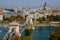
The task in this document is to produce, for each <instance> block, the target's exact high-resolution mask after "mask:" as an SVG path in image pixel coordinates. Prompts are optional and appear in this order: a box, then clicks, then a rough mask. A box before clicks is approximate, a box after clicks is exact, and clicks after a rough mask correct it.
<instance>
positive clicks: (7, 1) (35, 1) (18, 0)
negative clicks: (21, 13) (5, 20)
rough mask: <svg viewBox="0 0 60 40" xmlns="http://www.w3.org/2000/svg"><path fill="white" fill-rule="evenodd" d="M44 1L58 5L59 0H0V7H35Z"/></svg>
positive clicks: (51, 5) (59, 4) (52, 5)
mask: <svg viewBox="0 0 60 40" xmlns="http://www.w3.org/2000/svg"><path fill="white" fill-rule="evenodd" d="M45 2H47V4H48V5H49V6H50V7H60V0H0V8H14V7H23V8H26V7H28V8H33V7H34V8H36V7H41V6H43V5H44V3H45Z"/></svg>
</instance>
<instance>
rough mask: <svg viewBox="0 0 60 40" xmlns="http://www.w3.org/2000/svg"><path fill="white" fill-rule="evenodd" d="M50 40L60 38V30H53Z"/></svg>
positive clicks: (59, 39)
mask: <svg viewBox="0 0 60 40" xmlns="http://www.w3.org/2000/svg"><path fill="white" fill-rule="evenodd" d="M49 40H60V32H52V33H51V35H50V38H49Z"/></svg>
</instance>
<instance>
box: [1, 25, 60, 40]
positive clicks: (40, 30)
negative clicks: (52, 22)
mask: <svg viewBox="0 0 60 40" xmlns="http://www.w3.org/2000/svg"><path fill="white" fill-rule="evenodd" d="M8 30H9V28H8V27H5V26H0V40H1V39H2V38H3V37H4V35H5V34H6V33H7V31H8ZM53 31H60V27H59V28H54V27H52V26H47V27H36V29H35V30H33V32H32V33H31V34H30V36H31V37H33V38H35V39H36V40H49V37H50V34H51V32H53ZM25 33H26V31H24V32H23V33H22V37H23V36H24V35H25Z"/></svg>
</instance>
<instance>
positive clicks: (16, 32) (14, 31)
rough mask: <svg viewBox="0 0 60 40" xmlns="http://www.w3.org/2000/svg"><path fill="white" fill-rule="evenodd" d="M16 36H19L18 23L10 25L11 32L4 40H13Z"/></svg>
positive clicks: (14, 22)
mask: <svg viewBox="0 0 60 40" xmlns="http://www.w3.org/2000/svg"><path fill="white" fill-rule="evenodd" d="M14 36H19V23H17V22H16V21H13V22H12V23H10V24H9V31H8V32H7V33H6V35H5V36H4V37H3V40H11V38H12V37H14Z"/></svg>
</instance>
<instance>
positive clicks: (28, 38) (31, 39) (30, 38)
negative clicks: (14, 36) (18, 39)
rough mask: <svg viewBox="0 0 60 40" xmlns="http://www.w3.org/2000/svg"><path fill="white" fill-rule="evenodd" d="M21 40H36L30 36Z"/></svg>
mask: <svg viewBox="0 0 60 40" xmlns="http://www.w3.org/2000/svg"><path fill="white" fill-rule="evenodd" d="M23 40H36V39H34V38H32V37H31V36H24V37H23Z"/></svg>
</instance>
